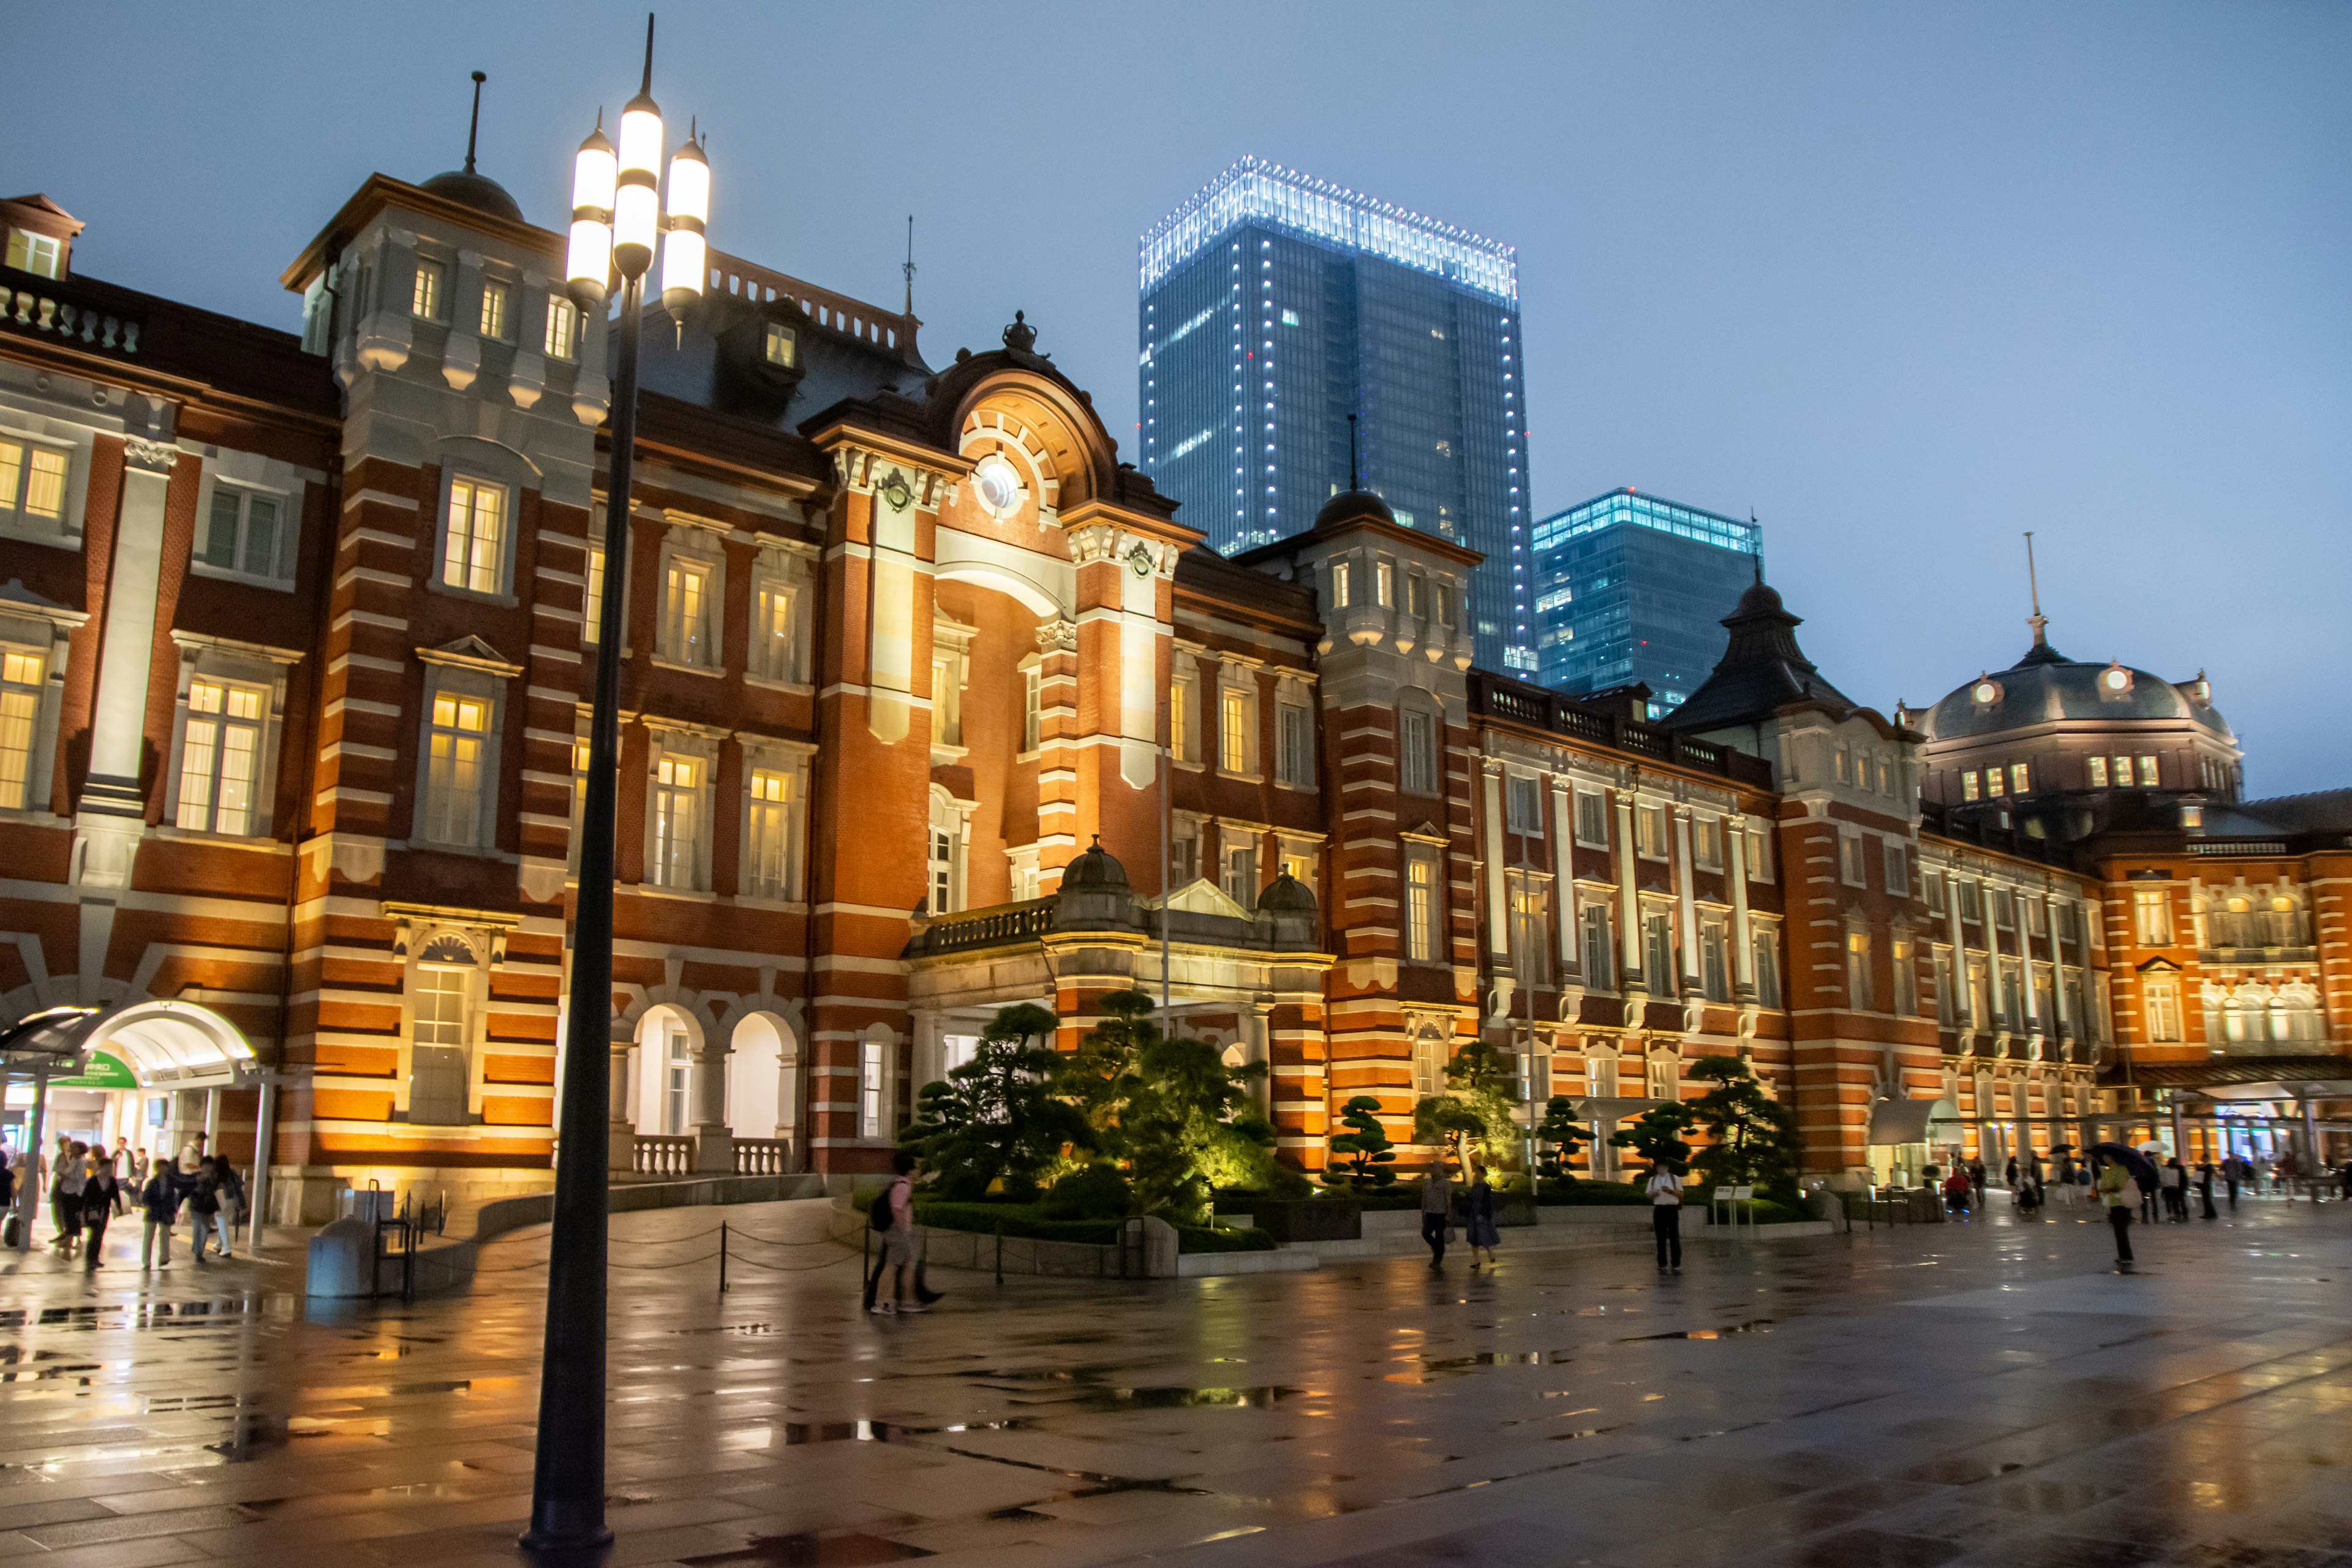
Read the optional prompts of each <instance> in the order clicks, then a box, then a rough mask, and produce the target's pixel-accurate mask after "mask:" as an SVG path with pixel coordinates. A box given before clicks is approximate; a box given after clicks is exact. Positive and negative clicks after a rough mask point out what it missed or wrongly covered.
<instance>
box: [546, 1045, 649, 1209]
mask: <svg viewBox="0 0 2352 1568" xmlns="http://www.w3.org/2000/svg"><path fill="white" fill-rule="evenodd" d="M612 1045H613V1055H612V1069H613V1071H612V1078H611V1079H610V1090H609V1092H610V1093H611V1095H612V1106H613V1110H612V1116H613V1120H612V1122H611V1124H610V1126H609V1127H608V1129H607V1131H606V1133H605V1143H606V1150H607V1152H606V1154H605V1160H604V1163H605V1167H606V1169H608V1170H610V1171H612V1172H613V1173H614V1174H616V1175H631V1174H634V1173H635V1171H636V1168H637V1130H636V1128H635V1125H634V1124H632V1123H631V1122H630V1121H629V1052H630V1050H631V1049H632V1048H634V1047H635V1045H636V1041H635V1039H634V1038H632V1037H631V1036H630V1034H629V1027H628V1026H627V1025H626V1024H625V1023H623V1022H622V1021H621V1020H620V1019H618V1018H615V1019H614V1020H613V1039H612ZM557 1157H558V1158H561V1157H562V1155H561V1154H560V1153H559V1154H558V1156H557Z"/></svg>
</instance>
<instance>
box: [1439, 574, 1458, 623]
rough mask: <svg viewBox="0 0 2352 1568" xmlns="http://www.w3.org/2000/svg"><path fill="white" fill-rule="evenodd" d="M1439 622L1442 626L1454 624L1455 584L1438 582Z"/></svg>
mask: <svg viewBox="0 0 2352 1568" xmlns="http://www.w3.org/2000/svg"><path fill="white" fill-rule="evenodd" d="M1437 624H1438V625H1439V626H1452V625H1453V624H1454V585H1453V584H1451V583H1440V584H1437Z"/></svg>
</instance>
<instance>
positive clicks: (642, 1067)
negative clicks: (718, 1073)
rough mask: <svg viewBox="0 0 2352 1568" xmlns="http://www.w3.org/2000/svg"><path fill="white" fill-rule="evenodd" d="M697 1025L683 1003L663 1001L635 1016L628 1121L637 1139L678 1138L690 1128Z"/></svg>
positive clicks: (698, 1037)
mask: <svg viewBox="0 0 2352 1568" xmlns="http://www.w3.org/2000/svg"><path fill="white" fill-rule="evenodd" d="M701 1047H702V1026H701V1024H700V1022H699V1021H698V1020H697V1019H696V1018H695V1016H694V1015H693V1014H691V1013H688V1011H687V1010H686V1009H685V1008H683V1007H677V1006H672V1005H669V1004H667V1003H663V1004H661V1005H658V1006H654V1007H648V1008H646V1013H645V1016H643V1017H642V1018H639V1019H638V1020H637V1048H636V1056H635V1061H634V1062H633V1063H632V1064H631V1067H630V1072H629V1089H630V1099H631V1101H632V1103H631V1105H630V1107H629V1124H630V1125H631V1126H633V1127H635V1129H636V1130H637V1133H638V1135H639V1136H640V1137H646V1138H683V1137H685V1136H687V1134H688V1133H689V1132H690V1131H693V1128H694V1067H695V1059H696V1058H697V1057H698V1055H699V1054H700V1052H701Z"/></svg>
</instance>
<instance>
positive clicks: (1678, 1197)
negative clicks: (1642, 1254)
mask: <svg viewBox="0 0 2352 1568" xmlns="http://www.w3.org/2000/svg"><path fill="white" fill-rule="evenodd" d="M1645 1190H1646V1191H1647V1192H1648V1193H1649V1194H1650V1232H1651V1234H1652V1235H1653V1236H1654V1237H1656V1238H1657V1243H1658V1268H1659V1269H1660V1271H1661V1272H1663V1271H1664V1270H1666V1269H1668V1268H1671V1269H1672V1270H1673V1271H1674V1272H1675V1273H1676V1274H1680V1273H1681V1272H1682V1271H1683V1178H1682V1173H1680V1172H1679V1171H1677V1170H1675V1167H1673V1166H1672V1165H1669V1164H1668V1163H1666V1162H1664V1160H1657V1161H1654V1162H1652V1163H1651V1165H1650V1180H1649V1182H1648V1184H1646V1188H1645ZM1670 1252H1671V1254H1672V1255H1673V1256H1672V1259H1671V1261H1669V1258H1668V1254H1669V1253H1670Z"/></svg>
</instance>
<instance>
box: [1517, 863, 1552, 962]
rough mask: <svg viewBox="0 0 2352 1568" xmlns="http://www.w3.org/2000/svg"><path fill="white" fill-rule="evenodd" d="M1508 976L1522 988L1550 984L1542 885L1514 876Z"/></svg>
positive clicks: (1547, 923) (1549, 929)
mask: <svg viewBox="0 0 2352 1568" xmlns="http://www.w3.org/2000/svg"><path fill="white" fill-rule="evenodd" d="M1510 892H1511V972H1512V973H1513V974H1514V975H1516V976H1517V978H1518V981H1519V983H1520V984H1523V985H1546V984H1550V982H1551V941H1550V933H1551V925H1550V921H1548V920H1547V919H1546V918H1545V912H1544V889H1543V884H1542V883H1540V882H1537V881H1534V880H1532V879H1526V878H1522V877H1520V876H1518V875H1517V874H1516V873H1514V874H1513V875H1512V878H1511V889H1510Z"/></svg>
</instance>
